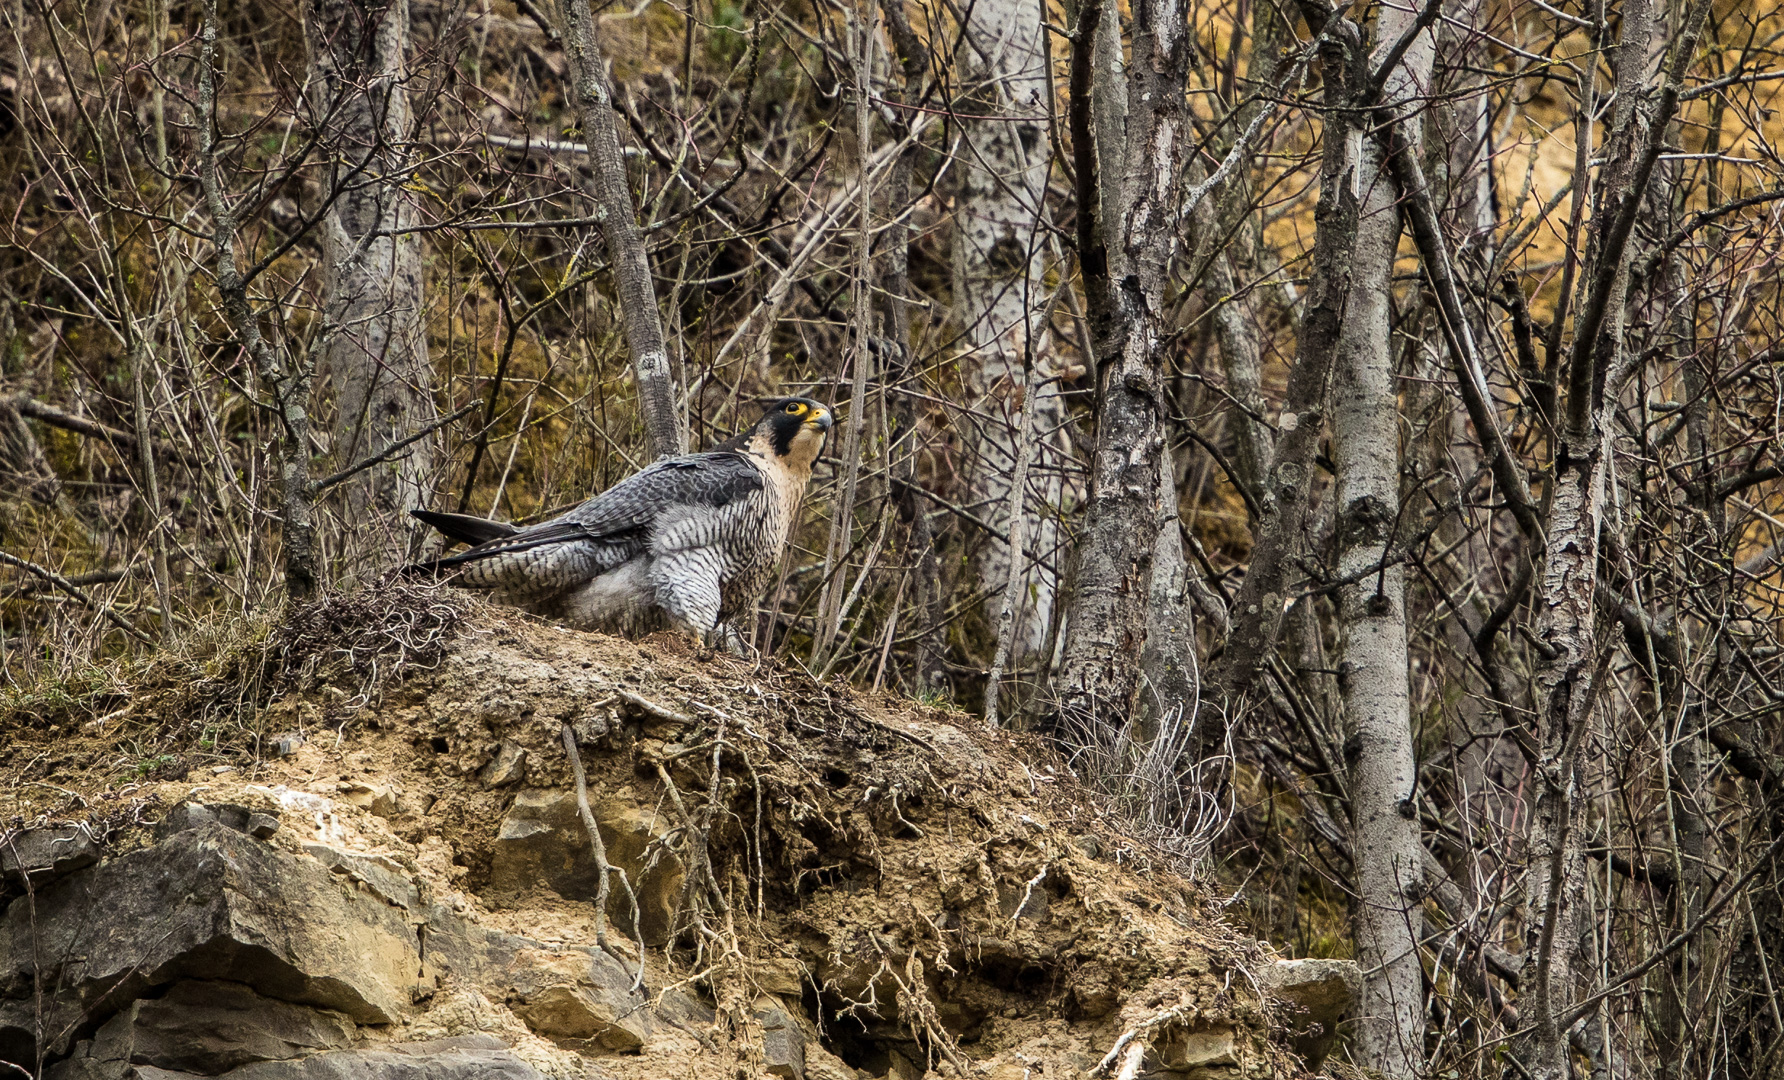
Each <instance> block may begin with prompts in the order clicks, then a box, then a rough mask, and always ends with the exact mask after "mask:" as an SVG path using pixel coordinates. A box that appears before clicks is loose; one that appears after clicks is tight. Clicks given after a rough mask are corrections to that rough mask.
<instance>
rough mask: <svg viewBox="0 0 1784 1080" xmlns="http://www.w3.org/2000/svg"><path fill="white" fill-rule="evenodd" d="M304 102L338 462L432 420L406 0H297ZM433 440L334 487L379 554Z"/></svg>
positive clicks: (402, 550)
mask: <svg viewBox="0 0 1784 1080" xmlns="http://www.w3.org/2000/svg"><path fill="white" fill-rule="evenodd" d="M304 39H305V43H306V45H307V47H308V51H309V61H310V93H311V102H310V104H311V108H312V111H313V114H314V116H315V117H316V121H317V123H318V124H319V125H320V126H321V127H322V129H323V134H324V138H325V140H326V142H327V145H328V146H329V150H330V158H331V160H332V162H333V165H332V167H331V169H330V173H331V175H330V176H329V177H328V182H327V184H326V186H325V187H324V191H325V192H326V193H327V195H328V196H331V197H333V203H332V205H331V206H330V207H329V210H328V213H327V215H326V217H325V218H324V221H323V273H324V295H325V297H326V303H327V305H328V312H329V315H328V318H329V322H330V323H331V324H332V325H334V326H335V327H338V328H339V332H338V333H337V334H336V335H335V336H334V338H333V340H332V342H331V343H330V345H329V347H328V349H327V351H326V354H325V355H324V357H323V363H324V365H325V370H326V371H327V373H328V376H329V378H330V379H331V381H332V382H333V384H334V388H335V395H336V409H337V413H336V416H335V427H334V453H335V464H336V468H337V469H345V468H348V467H349V466H351V465H353V464H355V463H357V462H359V461H362V460H364V459H366V458H368V457H372V456H374V455H376V454H380V453H382V452H384V451H385V450H386V449H387V448H389V447H390V446H391V445H392V444H394V443H396V442H398V441H399V440H401V439H404V438H406V437H408V436H410V435H413V434H414V433H415V432H417V431H420V430H422V429H424V428H426V427H427V426H428V425H430V424H432V423H434V422H435V421H436V420H437V419H438V417H439V410H438V409H437V407H436V406H435V403H434V395H433V381H434V380H433V367H432V364H431V363H430V362H429V357H428V347H427V320H426V315H425V313H426V299H425V297H424V295H423V291H422V286H423V282H422V271H421V247H420V238H419V237H418V236H417V235H415V234H413V233H410V234H407V235H404V234H403V233H402V230H404V229H407V228H411V227H413V226H414V224H415V222H416V220H417V219H416V214H415V209H414V205H413V196H412V195H410V194H409V193H408V192H406V191H405V190H404V188H403V181H404V178H405V176H406V171H407V169H406V162H407V158H408V154H407V151H406V150H405V146H406V144H407V140H408V138H409V127H410V115H409V102H408V92H407V90H406V89H405V83H406V80H407V58H408V52H409V4H408V0H308V2H307V3H306V4H305V5H304ZM437 441H438V440H437V439H436V438H434V437H431V436H430V437H428V438H424V439H421V440H419V441H417V442H415V443H414V444H412V445H411V446H410V447H408V448H407V449H406V450H405V452H403V453H401V454H398V455H394V456H393V458H392V460H389V461H386V462H383V463H380V464H378V465H375V466H373V467H371V468H369V469H366V470H364V471H362V472H360V473H359V474H357V475H356V476H355V477H353V478H352V479H351V480H349V481H347V482H346V483H345V484H343V485H342V486H343V487H344V488H345V489H346V491H345V495H346V519H347V521H348V522H349V523H350V528H352V529H353V530H354V531H355V534H356V535H355V537H354V539H353V540H352V541H350V542H349V543H348V545H347V550H348V551H350V552H352V553H353V554H354V555H355V556H365V555H374V557H376V558H378V559H379V560H381V561H387V560H390V559H392V558H401V557H403V556H404V555H405V554H406V553H407V552H406V549H407V546H408V545H407V541H406V539H405V538H406V537H407V535H408V532H409V530H408V524H409V518H408V512H409V511H410V510H414V509H417V508H419V507H422V506H423V505H425V503H426V502H427V497H428V494H429V487H430V485H431V482H432V477H433V472H434V462H435V457H436V453H437V447H436V443H437Z"/></svg>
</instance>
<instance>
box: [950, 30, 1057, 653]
mask: <svg viewBox="0 0 1784 1080" xmlns="http://www.w3.org/2000/svg"><path fill="white" fill-rule="evenodd" d="M965 10H966V11H967V12H968V13H969V16H968V19H967V23H966V26H965V27H964V28H963V32H962V34H961V37H960V47H959V52H958V56H957V59H958V62H959V70H960V72H961V77H962V78H963V79H964V80H965V81H966V83H967V87H968V94H967V97H966V100H967V101H968V102H969V103H970V106H971V107H970V108H969V109H967V110H966V111H968V112H971V113H974V114H978V115H985V116H992V117H996V119H989V120H980V121H972V120H969V121H966V122H965V123H964V125H963V130H964V133H965V136H966V138H965V145H964V146H963V147H962V149H961V154H960V161H959V164H958V170H959V176H960V188H959V191H958V193H957V195H956V197H955V205H954V239H953V274H954V298H955V305H956V308H957V317H958V318H959V320H960V323H961V326H962V328H963V330H964V331H965V337H964V345H965V351H964V352H963V354H962V355H961V356H960V359H959V365H960V376H961V380H962V382H963V383H964V384H965V387H966V394H967V407H968V410H969V416H970V418H971V419H970V420H969V423H970V424H971V428H970V430H971V435H970V438H971V440H972V444H973V450H974V451H975V456H976V459H977V460H976V462H975V464H974V465H973V468H972V471H971V473H970V474H969V476H968V482H969V484H970V486H971V494H970V497H969V498H968V500H967V501H968V503H969V504H970V505H972V506H974V507H975V508H977V512H979V513H982V514H984V515H985V516H986V518H987V520H989V521H990V522H991V523H992V524H993V525H995V526H997V528H998V530H999V531H1000V532H1004V533H1006V534H1007V532H1008V530H1009V526H1010V522H1009V520H1008V517H1007V510H1006V507H1007V506H1008V505H1009V503H1010V477H1011V475H1012V473H1013V472H1014V470H1015V465H1016V456H1017V443H1018V442H1019V440H1018V438H1017V430H1018V426H1019V425H1020V423H1021V411H1022V405H1021V402H1022V391H1023V386H1024V378H1023V357H1024V356H1028V355H1032V356H1033V357H1034V362H1035V367H1036V373H1037V374H1036V381H1037V382H1045V380H1048V379H1050V378H1052V377H1053V376H1056V375H1058V374H1059V372H1058V370H1057V362H1056V359H1055V356H1054V350H1053V348H1052V342H1051V341H1050V338H1049V335H1048V333H1047V328H1046V325H1045V323H1044V322H1043V320H1042V319H1041V317H1040V313H1041V309H1042V308H1043V306H1044V296H1045V293H1046V291H1047V290H1046V289H1045V287H1044V283H1043V281H1042V272H1043V267H1042V260H1041V250H1042V246H1043V243H1044V241H1045V226H1044V225H1043V219H1044V214H1045V207H1044V205H1043V200H1044V199H1045V197H1046V182H1047V171H1048V168H1049V160H1048V159H1049V154H1048V142H1047V102H1046V97H1045V95H1046V87H1047V81H1046V70H1045V68H1044V66H1043V65H1045V63H1046V62H1047V47H1046V39H1045V38H1044V37H1043V36H1042V34H1043V29H1042V27H1041V22H1040V8H1039V6H1038V5H1037V4H1036V3H1035V2H1034V0H978V2H975V3H973V4H971V5H970V6H968V7H967V8H966V9H965ZM1046 386H1047V389H1045V390H1043V391H1041V393H1040V396H1039V400H1037V401H1036V402H1035V409H1036V430H1037V431H1038V432H1041V433H1043V435H1042V437H1041V438H1040V439H1039V440H1038V441H1037V443H1036V446H1035V451H1036V458H1035V461H1036V464H1037V465H1038V466H1040V467H1039V468H1038V469H1037V470H1036V471H1035V474H1034V479H1033V481H1031V483H1033V485H1034V487H1035V489H1036V490H1034V491H1033V492H1032V493H1031V503H1030V505H1033V506H1035V507H1036V508H1037V512H1036V515H1035V518H1036V519H1035V520H1034V521H1033V522H1031V524H1032V525H1033V526H1034V528H1033V530H1032V536H1031V541H1030V542H1031V545H1032V548H1033V550H1035V551H1038V552H1048V551H1052V550H1053V549H1054V548H1056V547H1057V546H1058V543H1059V528H1058V517H1059V514H1060V513H1061V512H1069V507H1066V506H1064V504H1066V503H1068V502H1071V501H1073V499H1074V497H1073V495H1072V493H1071V491H1070V485H1067V484H1066V483H1064V479H1063V478H1064V473H1065V469H1066V467H1067V466H1069V465H1070V463H1071V445H1070V443H1069V441H1068V439H1067V434H1066V425H1067V423H1068V422H1069V420H1070V413H1069V412H1068V410H1067V409H1066V406H1065V403H1064V401H1063V400H1062V399H1061V398H1060V396H1059V392H1058V390H1057V389H1056V386H1057V384H1055V383H1046ZM1012 557H1013V556H1012V553H1011V551H1010V548H1009V545H1008V544H1006V543H1005V542H1004V541H1003V540H1001V539H999V538H997V537H995V536H994V537H991V538H989V539H988V540H987V546H986V549H985V551H984V553H983V554H982V555H981V556H980V558H979V559H978V560H977V563H976V565H975V567H974V574H975V575H976V577H977V579H978V582H979V586H980V588H982V589H984V590H985V591H986V593H987V595H988V596H992V597H998V596H1001V595H1002V593H1003V588H1004V585H1005V583H1006V582H1007V581H1008V579H1009V576H1010V563H1011V559H1012ZM1021 578H1022V588H1021V590H1020V591H1021V595H1022V596H1023V598H1024V601H1025V602H1024V603H1023V604H1022V605H1021V606H1020V609H1019V610H1018V612H1017V615H1016V624H1015V626H1016V629H1015V638H1014V643H1015V644H1014V653H1013V655H1014V656H1015V657H1017V658H1021V657H1023V656H1026V655H1028V654H1031V653H1033V652H1035V651H1036V650H1039V649H1040V648H1041V647H1042V645H1043V643H1044V641H1045V639H1046V635H1047V627H1048V624H1049V623H1050V622H1051V621H1052V620H1053V617H1054V607H1055V596H1056V594H1057V592H1058V588H1059V584H1058V578H1057V574H1056V570H1055V567H1053V566H1051V565H1045V564H1036V565H1028V566H1024V567H1023V568H1022V569H1021ZM995 606H996V602H995V601H994V602H992V604H991V607H992V608H995ZM989 614H991V615H992V616H993V618H995V611H994V610H993V611H991V612H989Z"/></svg>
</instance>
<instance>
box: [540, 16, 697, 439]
mask: <svg viewBox="0 0 1784 1080" xmlns="http://www.w3.org/2000/svg"><path fill="white" fill-rule="evenodd" d="M559 6H560V10H561V12H562V22H563V35H564V53H565V54H566V55H567V56H568V57H569V59H570V70H571V73H572V76H573V78H572V82H573V85H574V86H575V88H576V106H577V108H578V109H579V110H580V111H581V115H582V136H583V139H584V140H585V141H586V142H587V144H588V153H589V164H590V166H591V167H592V168H593V170H594V174H595V176H594V185H593V192H592V195H593V197H594V202H595V216H597V217H599V218H601V219H602V224H601V234H602V235H603V236H604V237H606V239H607V256H608V258H610V259H611V260H612V261H613V283H614V291H615V292H616V293H617V294H618V298H619V313H620V321H621V324H622V326H623V328H624V330H625V335H626V347H627V349H628V350H629V351H630V352H631V354H632V376H633V378H635V379H637V381H638V406H639V411H640V412H642V413H643V414H644V430H645V433H646V435H647V436H648V437H649V442H650V451H651V453H652V454H653V455H655V456H656V457H672V456H674V455H676V454H681V453H685V452H686V450H687V445H688V432H687V426H686V425H685V424H683V423H682V415H681V409H680V408H679V407H678V406H677V404H676V396H677V394H679V393H680V389H681V388H680V387H678V386H676V385H675V383H674V379H673V378H672V377H671V375H670V372H669V349H668V346H667V345H666V344H665V343H664V340H663V316H662V313H661V312H659V311H658V310H657V292H656V286H655V284H654V283H653V282H652V280H651V272H650V258H649V256H648V255H647V254H646V253H645V250H644V234H643V233H642V232H641V231H640V230H639V228H638V211H637V209H636V208H635V207H634V206H633V205H632V190H631V186H630V184H629V183H628V182H627V180H626V159H625V157H624V156H623V155H622V153H621V151H620V145H619V127H618V125H617V123H616V122H615V121H614V117H613V86H612V84H611V82H610V81H609V79H608V75H607V62H606V60H605V59H604V58H603V57H602V56H601V47H600V41H599V38H598V37H597V35H596V33H595V18H594V15H593V14H591V13H590V11H589V5H588V0H559Z"/></svg>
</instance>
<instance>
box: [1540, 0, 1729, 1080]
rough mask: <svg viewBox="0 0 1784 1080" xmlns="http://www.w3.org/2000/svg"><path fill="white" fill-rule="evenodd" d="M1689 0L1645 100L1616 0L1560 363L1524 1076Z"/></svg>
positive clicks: (1570, 887) (1563, 921) (1571, 911)
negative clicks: (1643, 241)
mask: <svg viewBox="0 0 1784 1080" xmlns="http://www.w3.org/2000/svg"><path fill="white" fill-rule="evenodd" d="M1707 8H1708V4H1707V2H1706V0H1693V3H1692V4H1691V6H1690V9H1689V10H1688V12H1687V13H1686V15H1685V16H1684V21H1683V22H1682V24H1681V34H1680V37H1679V39H1678V41H1677V42H1676V43H1675V47H1674V50H1673V53H1672V57H1671V62H1670V64H1669V65H1668V70H1667V72H1666V82H1665V85H1664V86H1663V87H1662V89H1661V92H1660V94H1659V95H1658V99H1657V100H1653V99H1649V100H1648V101H1644V95H1643V94H1641V92H1640V91H1641V89H1642V88H1643V87H1645V86H1646V85H1647V82H1648V76H1649V72H1650V61H1649V58H1648V50H1649V47H1650V41H1651V39H1652V36H1653V30H1654V9H1653V5H1652V3H1651V2H1650V0H1629V2H1628V3H1626V4H1625V5H1624V8H1623V12H1622V15H1623V21H1622V31H1621V35H1620V37H1619V40H1618V47H1617V55H1616V63H1615V70H1616V76H1617V90H1618V93H1617V99H1616V105H1615V107H1614V110H1613V114H1612V130H1611V133H1610V137H1609V147H1608V151H1607V161H1606V164H1605V167H1604V170H1603V174H1602V178H1601V184H1600V189H1599V193H1598V198H1597V200H1595V202H1596V206H1595V213H1594V214H1593V217H1592V235H1591V241H1590V244H1589V246H1588V253H1587V258H1586V261H1585V264H1584V265H1585V268H1586V273H1585V274H1584V275H1583V277H1584V281H1583V299H1582V300H1581V302H1580V304H1579V307H1578V310H1579V314H1578V316H1577V317H1576V319H1575V322H1574V342H1573V350H1572V354H1571V355H1570V356H1569V357H1568V367H1567V371H1566V382H1567V398H1566V407H1565V408H1564V409H1563V411H1562V416H1561V424H1560V429H1561V430H1560V432H1559V445H1558V446H1557V447H1556V455H1555V457H1556V460H1555V479H1554V497H1553V500H1552V502H1551V504H1550V508H1549V514H1548V520H1547V522H1546V529H1545V534H1546V544H1545V551H1544V564H1543V573H1542V579H1541V584H1540V589H1539V603H1538V612H1539V617H1538V622H1537V635H1536V636H1537V640H1538V641H1540V642H1541V643H1542V644H1543V646H1545V651H1544V654H1543V656H1542V659H1541V663H1540V666H1539V667H1538V669H1537V672H1536V686H1537V692H1538V699H1537V700H1538V705H1537V716H1536V720H1537V737H1538V746H1539V750H1538V754H1539V757H1538V760H1537V767H1536V775H1535V779H1536V782H1537V797H1536V807H1535V811H1534V814H1533V815H1532V821H1531V833H1532V837H1531V861H1530V873H1529V880H1528V883H1527V887H1526V895H1527V902H1528V910H1529V912H1530V918H1531V920H1532V923H1533V925H1532V926H1531V928H1530V931H1529V933H1528V935H1527V936H1528V938H1529V939H1530V940H1533V941H1534V942H1535V955H1534V957H1533V960H1534V978H1533V980H1532V983H1533V985H1532V986H1531V989H1530V998H1531V1008H1530V1014H1529V1017H1528V1019H1529V1021H1530V1023H1531V1025H1532V1027H1533V1028H1534V1034H1533V1036H1532V1039H1531V1051H1530V1056H1529V1060H1528V1061H1527V1063H1526V1064H1527V1066H1528V1068H1529V1069H1530V1073H1531V1075H1532V1076H1533V1077H1534V1078H1535V1080H1565V1078H1566V1077H1567V1075H1568V1060H1567V1054H1568V1051H1567V1028H1568V1027H1569V1026H1570V1025H1569V1024H1568V1023H1567V1020H1568V1017H1567V1015H1566V1014H1567V1011H1568V1009H1569V1007H1570V1005H1571V1002H1572V998H1573V993H1574V987H1575V983H1576V979H1577V976H1578V971H1577V968H1578V961H1579V958H1580V941H1581V933H1580V927H1579V920H1580V918H1581V917H1582V915H1583V914H1584V909H1585V905H1586V903H1587V897H1586V895H1585V888H1584V886H1585V869H1584V863H1585V856H1584V854H1583V851H1584V847H1585V844H1584V839H1583V836H1584V832H1585V829H1584V828H1583V826H1581V825H1580V824H1579V817H1580V811H1581V809H1582V806H1581V790H1582V789H1581V784H1580V776H1579V773H1580V763H1581V754H1582V748H1583V746H1584V744H1585V741H1586V735H1587V731H1588V729H1589V727H1590V724H1591V720H1592V715H1593V707H1594V704H1595V702H1596V698H1597V691H1598V680H1599V669H1600V667H1601V665H1602V662H1603V658H1602V657H1601V655H1600V652H1601V650H1600V647H1599V641H1598V637H1597V628H1596V626H1595V624H1594V622H1593V616H1594V612H1593V604H1594V600H1595V592H1596V589H1597V585H1598V547H1599V541H1600V525H1601V522H1602V518H1603V499H1604V490H1605V480H1606V476H1607V471H1608V469H1609V468H1610V460H1609V459H1610V449H1609V447H1608V446H1607V445H1606V443H1605V425H1604V417H1603V415H1602V412H1603V409H1604V404H1605V402H1606V400H1607V397H1608V396H1610V395H1614V394H1615V392H1616V388H1617V386H1618V385H1619V384H1620V382H1621V381H1622V380H1623V378H1624V377H1625V376H1626V368H1627V364H1626V361H1625V357H1624V351H1623V325H1624V318H1625V314H1626V311H1625V308H1626V303H1625V302H1626V297H1627V293H1628V288H1629V250H1628V241H1629V236H1630V233H1631V230H1632V229H1633V226H1634V223H1635V218H1636V215H1637V214H1638V213H1639V210H1640V207H1641V206H1642V204H1643V203H1644V201H1645V198H1644V196H1645V194H1646V189H1647V186H1648V183H1649V180H1650V178H1651V177H1652V175H1653V169H1654V165H1655V163H1656V162H1657V161H1658V159H1659V154H1660V145H1661V142H1662V141H1663V140H1662V139H1661V135H1662V134H1663V132H1664V130H1665V126H1666V125H1667V124H1668V123H1669V122H1670V121H1671V118H1672V112H1673V110H1674V109H1675V108H1676V107H1677V104H1678V94H1679V85H1680V81H1681V79H1682V78H1683V75H1684V72H1685V69H1686V68H1687V66H1688V65H1689V64H1690V62H1691V60H1692V58H1693V56H1694V54H1695V53H1696V51H1697V41H1698V35H1699V33H1700V32H1701V28H1702V24H1703V17H1704V14H1705V12H1706V11H1707Z"/></svg>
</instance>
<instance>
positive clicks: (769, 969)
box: [749, 957, 805, 997]
mask: <svg viewBox="0 0 1784 1080" xmlns="http://www.w3.org/2000/svg"><path fill="white" fill-rule="evenodd" d="M749 973H750V978H751V979H752V980H754V981H755V984H756V986H757V988H758V989H760V990H762V991H763V992H764V993H769V994H783V995H787V996H791V997H798V996H799V995H800V994H801V993H803V992H804V990H805V973H804V971H803V970H802V969H801V968H800V966H799V961H797V960H794V959H792V958H790V957H775V958H774V959H772V960H757V961H755V962H753V963H751V964H750V967H749Z"/></svg>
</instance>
